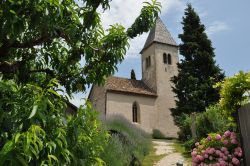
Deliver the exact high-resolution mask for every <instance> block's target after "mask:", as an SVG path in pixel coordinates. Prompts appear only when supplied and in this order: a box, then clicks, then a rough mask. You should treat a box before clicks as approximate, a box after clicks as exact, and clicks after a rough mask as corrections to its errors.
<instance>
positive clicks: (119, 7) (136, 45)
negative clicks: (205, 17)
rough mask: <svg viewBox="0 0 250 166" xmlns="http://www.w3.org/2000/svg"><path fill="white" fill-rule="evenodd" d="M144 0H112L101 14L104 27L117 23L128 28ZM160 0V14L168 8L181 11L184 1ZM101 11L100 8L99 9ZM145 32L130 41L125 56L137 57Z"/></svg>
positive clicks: (168, 9)
mask: <svg viewBox="0 0 250 166" xmlns="http://www.w3.org/2000/svg"><path fill="white" fill-rule="evenodd" d="M144 1H145V0H126V1H124V0H113V1H111V3H110V10H108V11H105V12H103V13H102V14H101V20H102V23H103V25H104V28H105V29H107V28H108V26H109V25H112V24H115V23H119V24H122V25H123V26H125V28H128V27H130V26H131V24H132V23H133V22H134V20H135V19H136V17H137V16H138V15H139V13H140V10H141V8H142V6H143V2H144ZM147 1H150V0H147ZM158 1H159V2H161V5H162V10H161V15H165V14H167V13H168V12H169V11H170V10H178V11H183V9H184V7H185V3H183V2H182V1H181V0H158ZM100 11H101V10H100ZM146 38H147V34H142V35H141V36H139V37H136V38H135V39H133V40H131V41H130V49H129V50H128V52H127V55H126V58H137V57H139V56H138V55H139V52H140V51H141V49H142V47H143V45H144V43H145V41H146Z"/></svg>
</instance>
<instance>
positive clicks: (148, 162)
mask: <svg viewBox="0 0 250 166" xmlns="http://www.w3.org/2000/svg"><path fill="white" fill-rule="evenodd" d="M154 146H155V144H152V146H151V147H150V151H149V154H148V155H147V156H146V157H145V158H144V159H143V161H142V166H153V165H154V164H155V163H157V162H158V161H160V160H161V159H162V158H163V157H165V156H166V154H162V155H156V154H155V152H156V149H155V148H154Z"/></svg>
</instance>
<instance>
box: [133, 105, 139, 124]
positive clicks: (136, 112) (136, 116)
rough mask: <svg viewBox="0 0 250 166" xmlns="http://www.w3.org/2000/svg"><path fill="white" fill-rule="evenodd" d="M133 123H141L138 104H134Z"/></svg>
mask: <svg viewBox="0 0 250 166" xmlns="http://www.w3.org/2000/svg"><path fill="white" fill-rule="evenodd" d="M132 121H133V122H135V123H139V106H138V104H137V103H136V102H134V103H133V106H132Z"/></svg>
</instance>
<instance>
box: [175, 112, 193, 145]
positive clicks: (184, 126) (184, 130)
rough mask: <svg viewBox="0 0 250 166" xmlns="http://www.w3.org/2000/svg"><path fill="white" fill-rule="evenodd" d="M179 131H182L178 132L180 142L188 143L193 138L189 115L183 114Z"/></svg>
mask: <svg viewBox="0 0 250 166" xmlns="http://www.w3.org/2000/svg"><path fill="white" fill-rule="evenodd" d="M178 121H179V123H180V124H179V129H180V131H179V132H178V136H179V140H181V141H186V140H189V139H191V138H192V134H191V124H192V120H191V116H190V115H188V114H182V115H181V116H180V117H179V120H178Z"/></svg>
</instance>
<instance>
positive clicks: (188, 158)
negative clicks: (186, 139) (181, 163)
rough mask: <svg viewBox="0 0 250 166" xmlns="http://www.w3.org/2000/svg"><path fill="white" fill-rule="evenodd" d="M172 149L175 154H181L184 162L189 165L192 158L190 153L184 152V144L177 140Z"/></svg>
mask: <svg viewBox="0 0 250 166" xmlns="http://www.w3.org/2000/svg"><path fill="white" fill-rule="evenodd" d="M173 147H174V149H175V151H176V152H178V153H181V154H182V156H183V157H184V158H185V161H186V162H187V163H190V164H191V161H192V158H191V155H190V152H188V151H186V149H185V147H184V143H182V142H180V141H177V140H174V144H173Z"/></svg>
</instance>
